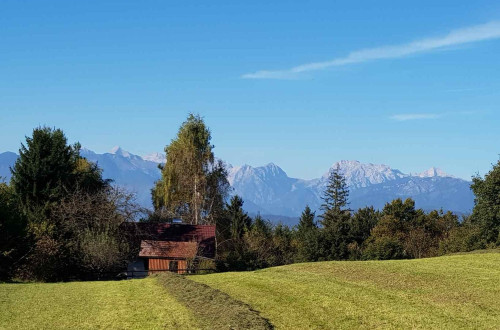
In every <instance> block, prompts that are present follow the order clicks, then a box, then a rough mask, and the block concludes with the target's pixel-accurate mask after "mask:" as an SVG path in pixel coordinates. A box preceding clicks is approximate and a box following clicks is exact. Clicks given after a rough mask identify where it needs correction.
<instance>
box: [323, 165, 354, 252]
mask: <svg viewBox="0 0 500 330" xmlns="http://www.w3.org/2000/svg"><path fill="white" fill-rule="evenodd" d="M348 197H349V189H348V187H347V183H346V180H345V177H344V176H343V175H342V173H341V171H340V166H339V165H337V167H336V168H335V169H334V170H332V171H331V172H330V176H329V177H328V183H327V186H326V190H325V192H324V196H323V202H324V203H323V205H321V209H322V210H323V214H322V215H321V216H320V218H321V224H322V225H323V228H324V229H323V230H322V232H321V238H320V241H321V245H322V246H321V247H320V249H321V254H322V258H325V259H329V260H332V259H333V260H339V259H346V258H347V257H348V244H349V243H350V242H351V239H350V237H349V232H350V230H349V220H350V216H351V213H350V212H351V211H350V210H349V209H348V207H347V206H348V205H349V202H348Z"/></svg>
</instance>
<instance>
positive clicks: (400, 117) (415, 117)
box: [389, 113, 443, 121]
mask: <svg viewBox="0 0 500 330" xmlns="http://www.w3.org/2000/svg"><path fill="white" fill-rule="evenodd" d="M442 116H443V114H438V113H409V114H402V115H393V116H391V117H389V118H390V119H392V120H396V121H407V120H418V119H438V118H441V117H442Z"/></svg>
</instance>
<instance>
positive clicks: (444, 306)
mask: <svg viewBox="0 0 500 330" xmlns="http://www.w3.org/2000/svg"><path fill="white" fill-rule="evenodd" d="M499 325H500V251H498V250H497V251H491V252H490V253H471V254H461V255H449V256H444V257H438V258H428V259H417V260H392V261H332V262H318V263H303V264H295V265H289V266H282V267H275V268H268V269H263V270H258V271H252V272H233V273H220V274H211V275H197V276H188V277H182V276H178V275H167V274H164V275H161V276H154V277H149V278H146V279H141V280H127V281H106V282H71V283H29V284H0V329H200V328H201V329H246V328H256V329H257V328H259V329H269V328H272V327H275V328H277V329H308V328H318V329H348V328H356V329H358V328H425V329H432V328H434V329H438V328H439V329H443V328H446V329H498V328H499V327H500V326H499Z"/></svg>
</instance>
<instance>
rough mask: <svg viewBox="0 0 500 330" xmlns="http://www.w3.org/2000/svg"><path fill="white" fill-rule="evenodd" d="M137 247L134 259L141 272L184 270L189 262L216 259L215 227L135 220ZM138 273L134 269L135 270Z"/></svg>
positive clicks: (183, 271)
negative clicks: (137, 250)
mask: <svg viewBox="0 0 500 330" xmlns="http://www.w3.org/2000/svg"><path fill="white" fill-rule="evenodd" d="M136 226H138V227H137V228H136V229H137V233H139V239H140V249H139V255H138V259H136V260H135V261H134V263H135V265H137V264H139V265H140V266H139V268H142V267H141V266H142V265H143V269H144V273H149V274H151V273H155V272H159V271H167V270H168V271H172V272H176V273H179V274H182V273H185V272H186V271H187V270H188V268H189V266H190V262H192V263H196V261H197V259H200V258H205V259H214V258H215V252H216V251H215V226H211V225H189V224H169V223H156V224H155V223H137V224H136ZM136 272H137V271H136Z"/></svg>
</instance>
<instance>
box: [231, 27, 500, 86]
mask: <svg viewBox="0 0 500 330" xmlns="http://www.w3.org/2000/svg"><path fill="white" fill-rule="evenodd" d="M497 38H500V21H493V22H489V23H486V24H481V25H475V26H470V27H466V28H462V29H457V30H452V31H451V32H449V33H448V34H447V35H445V36H442V37H437V38H426V39H421V40H416V41H412V42H410V43H406V44H402V45H392V46H382V47H376V48H368V49H362V50H358V51H353V52H351V53H349V54H348V55H347V56H345V57H339V58H334V59H332V60H330V61H324V62H313V63H307V64H302V65H298V66H295V67H292V68H290V69H286V70H277V71H267V70H262V71H257V72H254V73H247V74H244V75H242V76H241V77H242V78H245V79H292V78H296V77H297V75H298V74H300V73H303V72H310V71H318V70H324V69H327V68H330V67H338V66H344V65H348V64H356V63H363V62H367V61H374V60H381V59H391V58H399V57H404V56H408V55H412V54H418V53H423V52H429V51H433V50H438V49H442V48H445V47H450V46H457V45H462V44H466V43H472V42H479V41H484V40H489V39H497Z"/></svg>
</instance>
